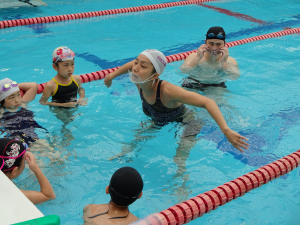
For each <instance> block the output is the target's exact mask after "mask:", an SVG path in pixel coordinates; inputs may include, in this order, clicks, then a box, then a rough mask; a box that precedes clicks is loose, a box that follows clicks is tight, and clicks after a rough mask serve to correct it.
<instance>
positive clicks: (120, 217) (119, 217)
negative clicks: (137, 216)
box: [88, 204, 129, 220]
mask: <svg viewBox="0 0 300 225" xmlns="http://www.w3.org/2000/svg"><path fill="white" fill-rule="evenodd" d="M109 210H110V205H109V204H108V210H107V211H106V212H103V213H99V214H96V215H94V216H89V217H88V218H90V219H93V218H95V217H97V216H101V215H104V214H107V213H108V212H109ZM127 210H128V208H127ZM128 215H129V210H128V213H127V215H126V216H116V217H111V218H109V219H110V220H112V219H122V218H126V217H127V216H128Z"/></svg>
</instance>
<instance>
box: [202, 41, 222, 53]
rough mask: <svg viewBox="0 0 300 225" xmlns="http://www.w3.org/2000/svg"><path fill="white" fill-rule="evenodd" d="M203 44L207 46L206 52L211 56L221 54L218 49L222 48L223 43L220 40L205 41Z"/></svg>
mask: <svg viewBox="0 0 300 225" xmlns="http://www.w3.org/2000/svg"><path fill="white" fill-rule="evenodd" d="M205 44H206V45H207V46H208V48H209V50H208V52H209V53H211V54H212V55H218V54H221V52H220V49H221V48H224V46H225V41H223V40H220V39H208V40H206V41H205Z"/></svg>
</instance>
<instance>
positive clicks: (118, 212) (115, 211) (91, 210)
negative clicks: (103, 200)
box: [83, 204, 138, 225]
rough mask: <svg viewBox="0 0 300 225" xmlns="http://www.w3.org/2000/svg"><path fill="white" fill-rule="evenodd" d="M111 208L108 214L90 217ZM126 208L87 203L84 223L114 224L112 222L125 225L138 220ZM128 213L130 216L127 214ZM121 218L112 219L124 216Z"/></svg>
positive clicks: (96, 224)
mask: <svg viewBox="0 0 300 225" xmlns="http://www.w3.org/2000/svg"><path fill="white" fill-rule="evenodd" d="M108 209H109V211H108V213H107V214H103V215H101V217H99V216H98V217H94V218H90V217H91V216H92V215H97V213H99V212H106V211H107V210H108ZM124 209H125V210H122V209H121V208H120V207H118V206H112V205H110V208H109V207H108V205H107V204H103V205H95V204H91V205H87V206H86V207H84V209H83V215H84V216H83V219H84V225H104V224H105V225H106V224H107V225H112V224H118V225H125V224H130V223H133V222H134V221H136V220H138V218H137V217H136V216H135V215H133V214H132V213H130V212H129V211H128V209H127V208H124ZM127 214H128V216H126V215H127ZM124 216H126V217H125V218H120V219H110V218H114V217H124Z"/></svg>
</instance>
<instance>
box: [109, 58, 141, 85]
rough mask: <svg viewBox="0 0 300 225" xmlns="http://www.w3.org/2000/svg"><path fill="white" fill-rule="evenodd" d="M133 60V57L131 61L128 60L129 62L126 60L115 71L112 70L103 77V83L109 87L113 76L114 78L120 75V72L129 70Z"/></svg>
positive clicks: (123, 72)
mask: <svg viewBox="0 0 300 225" xmlns="http://www.w3.org/2000/svg"><path fill="white" fill-rule="evenodd" d="M134 61H135V59H134V60H132V61H130V62H128V63H126V64H124V65H123V66H121V67H120V68H119V69H117V70H116V71H114V72H112V73H110V74H108V75H107V76H106V77H105V79H104V83H105V85H106V86H107V87H108V88H109V87H110V86H111V84H112V80H113V79H114V78H116V77H118V76H121V75H122V74H125V73H127V72H128V70H130V71H131V69H132V66H133V64H134Z"/></svg>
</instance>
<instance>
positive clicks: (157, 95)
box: [156, 80, 163, 99]
mask: <svg viewBox="0 0 300 225" xmlns="http://www.w3.org/2000/svg"><path fill="white" fill-rule="evenodd" d="M161 82H163V80H160V81H159V82H158V85H157V90H156V98H158V99H160V85H161Z"/></svg>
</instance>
